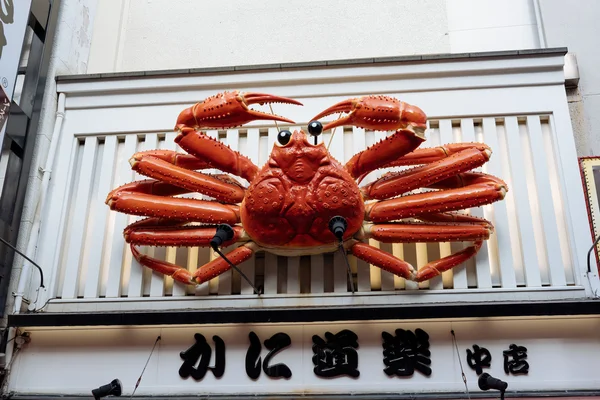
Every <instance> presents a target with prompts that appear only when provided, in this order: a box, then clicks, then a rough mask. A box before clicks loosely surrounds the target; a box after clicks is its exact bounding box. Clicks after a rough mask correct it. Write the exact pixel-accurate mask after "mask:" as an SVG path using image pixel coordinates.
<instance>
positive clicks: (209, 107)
mask: <svg viewBox="0 0 600 400" xmlns="http://www.w3.org/2000/svg"><path fill="white" fill-rule="evenodd" d="M259 103H260V104H263V103H286V104H296V105H302V103H300V102H298V101H296V100H293V99H288V98H287V97H279V96H273V95H269V94H264V93H239V92H237V91H236V92H225V93H219V94H218V95H216V96H212V97H209V98H207V99H206V100H204V101H202V102H200V103H196V104H195V105H194V106H192V107H190V108H188V109H186V110H184V111H182V112H181V113H180V114H179V117H178V118H177V124H176V126H175V129H176V130H177V131H178V132H179V135H177V137H176V138H175V142H177V143H178V144H179V146H181V148H183V149H184V150H185V151H187V152H188V153H190V154H193V155H194V156H196V157H197V158H199V159H200V160H205V161H206V162H207V163H209V164H210V165H212V166H213V167H214V168H217V169H220V170H221V171H223V172H228V173H231V174H234V175H237V176H241V177H242V178H244V179H246V180H247V181H248V182H251V181H252V180H253V179H254V177H255V176H256V174H257V173H258V167H257V166H256V165H254V163H253V162H252V161H251V160H250V159H249V158H248V157H245V156H243V155H241V154H240V153H238V152H237V151H235V150H232V149H231V148H229V147H228V146H226V145H225V144H223V143H221V142H220V141H218V140H215V139H213V138H211V137H210V136H207V135H206V134H204V133H203V132H198V129H207V128H215V129H223V128H233V127H236V126H240V125H243V124H245V123H248V122H250V121H254V120H258V119H261V120H271V121H282V122H289V123H293V121H292V120H290V119H287V118H284V117H280V116H278V115H272V114H267V113H263V112H260V111H256V110H252V109H250V108H248V106H249V105H251V104H259Z"/></svg>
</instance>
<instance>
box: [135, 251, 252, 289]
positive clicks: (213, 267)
mask: <svg viewBox="0 0 600 400" xmlns="http://www.w3.org/2000/svg"><path fill="white" fill-rule="evenodd" d="M130 247H131V253H132V254H133V256H134V257H135V259H136V260H137V261H138V262H139V263H140V264H142V265H144V266H146V267H148V268H150V269H152V270H153V271H156V272H159V273H161V274H164V275H168V276H170V277H172V278H173V279H174V280H176V281H178V282H182V283H186V284H189V285H196V284H201V283H204V282H206V281H208V280H211V279H212V278H214V277H216V276H218V275H221V274H222V273H224V272H226V271H229V270H230V269H231V265H229V264H228V263H227V261H225V260H224V259H222V258H216V259H214V260H212V261H210V262H208V263H206V264H204V265H203V266H201V267H199V268H198V269H197V270H196V272H194V273H193V274H192V273H190V271H188V270H187V269H185V268H182V267H180V266H178V265H175V264H172V263H170V262H167V261H162V260H157V259H156V258H152V257H148V256H146V255H144V254H141V253H140V252H139V250H138V249H137V248H136V247H135V246H134V245H133V244H131V245H130ZM255 247H256V246H255V245H254V244H253V243H252V242H249V243H246V244H243V245H241V246H240V247H237V248H236V249H234V250H232V251H230V252H229V253H227V254H226V257H227V259H229V261H231V262H232V263H233V264H234V265H236V266H237V265H239V264H241V263H243V262H244V261H246V260H247V259H249V258H250V257H251V256H252V254H253V253H254V250H255Z"/></svg>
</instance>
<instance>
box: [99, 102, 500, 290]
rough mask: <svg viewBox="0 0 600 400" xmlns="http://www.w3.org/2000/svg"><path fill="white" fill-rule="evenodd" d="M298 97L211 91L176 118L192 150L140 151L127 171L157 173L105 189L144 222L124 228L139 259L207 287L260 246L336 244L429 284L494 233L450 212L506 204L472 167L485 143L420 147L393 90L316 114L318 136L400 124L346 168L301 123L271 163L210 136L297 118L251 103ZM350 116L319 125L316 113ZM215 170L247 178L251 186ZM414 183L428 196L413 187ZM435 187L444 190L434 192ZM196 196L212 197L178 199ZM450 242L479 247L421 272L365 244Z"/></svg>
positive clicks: (412, 112) (412, 118)
mask: <svg viewBox="0 0 600 400" xmlns="http://www.w3.org/2000/svg"><path fill="white" fill-rule="evenodd" d="M275 102H278V103H287V104H296V105H301V103H299V102H297V101H295V100H293V99H289V98H285V97H278V96H273V95H269V94H261V93H240V92H225V93H220V94H217V95H216V96H212V97H209V98H207V99H205V100H204V101H202V102H199V103H197V104H195V105H194V106H192V107H190V108H188V109H186V110H184V111H183V112H181V114H180V115H179V118H178V119H177V124H176V127H175V129H176V131H177V132H178V133H179V134H178V136H177V137H176V138H175V141H176V142H177V143H178V144H179V146H180V147H181V148H183V149H184V150H185V151H186V152H187V153H188V154H183V153H176V152H174V151H167V150H151V151H143V152H139V153H136V154H134V155H133V156H132V158H131V159H130V163H131V166H132V168H133V169H134V170H135V171H137V172H138V173H140V174H142V175H145V176H147V177H149V178H150V179H147V180H141V181H135V182H132V183H129V184H125V185H123V186H121V187H119V188H117V189H115V190H113V191H112V192H110V193H109V195H108V197H107V199H106V202H107V204H108V205H109V206H110V208H111V209H112V210H117V211H120V212H123V213H127V214H133V215H141V216H146V217H149V218H146V219H143V220H141V221H138V222H135V223H133V224H131V225H129V226H128V227H126V228H125V231H124V236H125V240H126V241H127V242H128V243H129V244H130V247H131V251H132V253H133V255H134V257H135V258H136V259H137V260H138V261H139V262H140V264H142V265H144V266H146V267H149V268H151V269H153V270H154V271H158V272H160V273H163V274H166V275H169V276H171V277H173V279H175V280H177V281H179V282H183V283H186V284H200V283H202V282H205V281H207V280H209V279H212V278H214V277H216V276H218V275H220V274H222V273H224V272H225V271H228V270H229V269H231V268H232V267H235V266H236V265H238V264H240V263H242V262H243V261H245V260H247V259H248V258H250V257H251V256H252V254H253V253H255V252H257V251H268V252H271V253H274V254H277V255H284V256H297V255H309V254H320V253H326V252H333V251H336V250H337V249H338V248H340V247H342V248H343V250H345V251H347V252H349V253H350V254H352V255H354V256H356V257H358V258H360V259H362V260H364V261H367V262H368V263H370V264H373V265H376V266H378V267H380V268H381V269H384V270H386V271H389V272H391V273H393V274H395V275H398V276H400V277H402V278H405V279H410V280H414V281H417V282H421V281H425V280H428V279H430V278H432V277H434V276H437V275H439V274H441V273H442V272H443V271H447V270H449V269H450V268H453V267H455V266H456V265H458V264H460V263H462V262H464V261H465V260H467V259H469V258H470V257H473V256H474V255H475V254H476V253H477V251H478V250H479V248H480V247H481V245H482V241H483V240H486V239H488V238H489V235H490V233H491V231H492V224H491V223H490V222H489V221H486V220H484V219H480V218H475V217H472V216H469V215H467V214H464V213H457V212H455V211H458V210H461V209H466V208H470V207H477V206H481V205H485V204H490V203H492V202H495V201H498V200H501V199H502V198H504V195H505V193H506V191H507V186H506V184H505V183H504V182H503V181H502V180H501V179H499V178H497V177H494V176H491V175H488V174H484V173H476V172H470V171H471V170H473V169H474V168H477V167H479V166H481V165H482V164H484V163H485V162H487V161H488V160H489V157H490V155H491V150H490V148H489V147H488V146H486V145H485V144H483V143H458V144H447V145H443V146H441V147H435V148H420V149H419V146H420V145H421V144H422V143H423V142H424V141H425V135H424V131H425V129H426V122H427V117H426V116H425V114H424V113H423V111H421V110H420V109H419V108H418V107H415V106H411V105H409V104H406V103H404V102H401V101H399V100H397V99H395V98H392V97H387V96H363V97H360V98H354V99H349V100H346V101H342V102H340V103H338V104H336V105H334V106H332V107H330V108H328V109H327V110H325V111H323V112H322V113H320V114H319V115H317V116H315V117H314V118H313V122H311V124H310V126H309V131H311V134H314V135H318V134H320V133H321V130H322V129H325V130H328V129H332V128H334V127H338V126H343V125H354V126H358V127H362V128H365V129H370V130H379V131H394V133H392V134H391V135H390V136H388V137H387V138H386V139H384V140H382V141H380V142H379V143H377V144H375V145H373V146H371V147H369V148H367V149H366V150H364V151H362V152H360V153H358V154H356V155H354V156H353V157H352V158H351V159H350V160H349V161H348V162H347V163H346V164H341V163H340V162H339V161H338V160H335V159H334V158H333V157H332V156H331V154H329V152H328V151H327V148H326V146H325V145H324V144H323V143H319V144H311V143H310V141H309V140H308V137H307V134H306V133H305V132H304V131H302V130H300V131H295V132H293V133H292V132H290V131H286V130H282V131H280V132H279V134H278V136H277V143H275V145H274V146H273V150H272V152H271V155H270V157H269V159H268V161H267V163H266V164H265V165H264V166H263V167H262V168H259V167H258V166H256V165H255V164H254V163H253V162H252V161H250V159H249V158H247V157H245V156H243V155H242V154H240V153H238V152H237V151H234V150H232V149H231V148H229V147H228V146H226V145H224V144H223V143H221V142H219V141H218V140H215V139H212V138H211V137H209V136H207V135H206V134H205V133H203V132H201V131H200V130H201V129H207V128H222V129H224V128H231V127H236V126H241V125H243V124H245V123H248V122H250V121H253V120H259V119H261V120H274V121H282V122H288V123H293V121H290V120H289V119H287V118H283V117H280V116H277V115H273V114H268V113H263V112H260V111H256V110H253V109H250V108H249V105H252V104H258V103H260V104H264V103H275ZM334 113H346V114H345V115H344V116H343V117H341V118H339V119H337V120H334V121H333V122H329V123H328V124H326V125H325V126H324V127H323V126H322V125H320V123H319V122H318V121H317V120H318V119H319V118H323V117H326V116H329V115H331V114H334ZM397 166H415V167H413V168H410V169H405V170H403V171H401V172H393V173H388V174H387V175H384V176H383V177H381V178H380V179H378V180H376V181H374V182H372V183H370V184H368V185H364V186H362V187H359V183H358V182H360V181H361V179H362V178H363V177H364V176H366V175H367V174H369V173H370V172H372V171H374V170H376V169H380V168H388V167H397ZM212 168H215V169H218V170H220V171H222V172H225V173H229V174H233V175H236V176H238V177H241V178H243V179H245V180H246V181H247V182H248V183H249V185H248V187H247V188H245V187H244V186H243V185H240V184H239V183H238V182H237V181H236V180H234V179H233V178H231V177H230V176H229V175H227V174H219V175H209V174H206V173H203V172H201V170H203V169H212ZM419 188H429V189H432V190H429V191H427V192H422V193H416V194H415V193H410V192H411V191H413V190H415V189H419ZM435 189H437V190H435ZM189 192H198V193H202V194H204V195H206V196H209V197H211V198H212V199H213V200H198V199H190V198H182V197H177V195H180V194H184V193H189ZM371 238H372V239H375V240H378V241H380V242H387V243H390V242H391V243H399V242H450V241H469V242H473V244H472V245H471V246H469V247H467V248H465V249H464V250H462V251H459V252H457V253H454V254H452V255H449V256H446V257H443V258H441V259H439V260H435V261H432V262H430V263H428V264H427V265H425V266H423V267H422V268H420V269H419V270H418V271H417V270H415V268H414V267H413V266H412V265H410V264H409V263H407V262H405V261H404V260H401V259H399V258H397V257H395V256H393V255H392V254H389V253H387V252H384V251H382V250H380V249H378V248H376V247H373V246H370V245H369V244H366V243H364V241H365V240H366V239H371ZM235 243H240V245H239V246H238V247H236V248H235V249H234V250H232V251H230V252H229V253H228V254H226V255H225V256H224V257H223V258H217V259H214V260H212V261H210V262H208V263H207V264H205V265H202V266H200V267H199V268H198V269H197V270H196V271H195V272H190V271H188V270H187V269H185V268H182V267H179V266H177V265H174V264H171V263H168V262H165V261H162V260H158V259H154V258H151V257H149V256H146V255H143V254H141V253H140V251H139V250H138V249H137V248H136V246H139V245H151V246H205V247H208V246H211V245H212V246H213V248H215V249H217V250H218V247H217V246H218V245H221V244H222V245H223V246H229V245H232V244H235Z"/></svg>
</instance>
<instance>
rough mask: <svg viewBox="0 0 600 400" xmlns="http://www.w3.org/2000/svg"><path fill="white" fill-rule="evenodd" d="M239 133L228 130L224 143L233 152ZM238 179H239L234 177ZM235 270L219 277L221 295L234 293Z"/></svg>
mask: <svg viewBox="0 0 600 400" xmlns="http://www.w3.org/2000/svg"><path fill="white" fill-rule="evenodd" d="M239 139H240V135H239V131H238V130H237V129H228V130H227V133H226V138H225V141H224V143H225V144H226V145H227V146H229V147H230V148H231V149H232V150H235V151H238V150H239ZM234 179H237V177H234ZM234 248H235V246H230V247H229V248H228V249H227V251H231V250H233V249H234ZM233 273H234V271H233V269H230V270H229V271H226V272H224V273H222V274H221V275H219V289H218V292H219V294H220V295H230V294H231V291H232V284H233Z"/></svg>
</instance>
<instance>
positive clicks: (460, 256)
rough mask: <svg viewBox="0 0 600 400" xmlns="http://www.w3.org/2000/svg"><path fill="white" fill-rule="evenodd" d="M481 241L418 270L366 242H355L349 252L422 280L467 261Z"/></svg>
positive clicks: (475, 251)
mask: <svg viewBox="0 0 600 400" xmlns="http://www.w3.org/2000/svg"><path fill="white" fill-rule="evenodd" d="M482 243H483V242H482V241H476V242H475V243H474V244H473V245H472V246H469V247H467V248H466V249H464V250H461V251H459V252H456V253H454V254H450V255H449V256H446V257H443V258H440V259H439V260H436V261H432V262H430V263H428V264H427V265H425V266H423V267H422V268H420V269H419V271H418V272H417V271H415V268H414V267H413V266H412V265H410V264H409V263H407V262H406V261H403V260H400V259H399V258H397V257H395V256H393V255H391V254H389V253H387V252H385V251H383V250H380V249H378V248H376V247H373V246H370V245H368V244H366V243H361V242H357V243H355V244H354V245H352V246H351V247H350V252H351V253H352V254H353V255H354V256H356V257H358V258H360V259H361V260H363V261H366V262H368V263H369V264H373V265H375V266H377V267H379V268H381V269H383V270H385V271H388V272H391V273H393V274H394V275H397V276H399V277H401V278H405V279H409V280H411V281H416V282H423V281H426V280H429V279H431V278H433V277H435V276H438V275H440V274H441V273H442V272H445V271H448V270H449V269H452V268H454V267H456V266H457V265H460V264H462V263H463V262H465V261H467V260H468V259H469V258H471V257H473V256H474V255H475V254H477V252H478V251H479V249H480V248H481V245H482Z"/></svg>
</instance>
